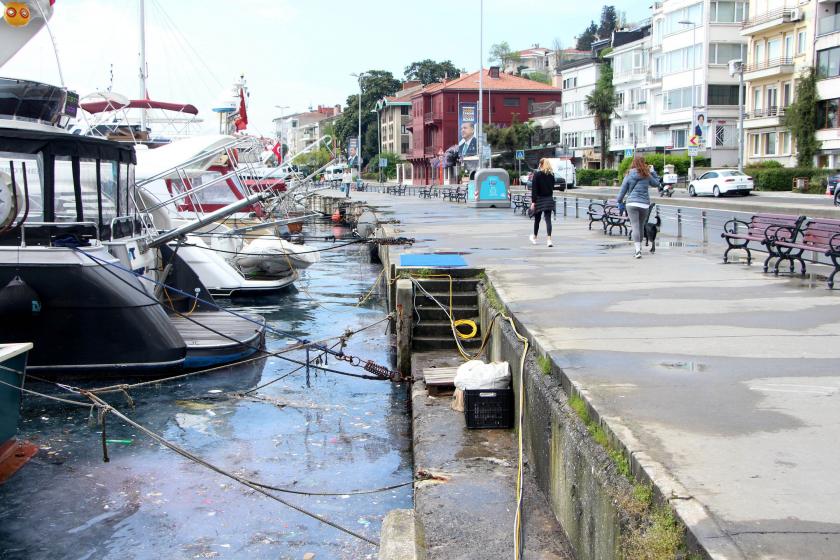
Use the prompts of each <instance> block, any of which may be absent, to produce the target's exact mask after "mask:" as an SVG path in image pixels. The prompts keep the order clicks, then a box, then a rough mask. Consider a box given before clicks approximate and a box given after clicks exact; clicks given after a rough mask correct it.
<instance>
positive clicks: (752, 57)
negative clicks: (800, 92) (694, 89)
mask: <svg viewBox="0 0 840 560" xmlns="http://www.w3.org/2000/svg"><path fill="white" fill-rule="evenodd" d="M791 4H793V5H791ZM813 4H814V2H813V1H809V0H804V1H799V0H753V1H752V2H750V4H749V13H748V17H747V19H746V20H745V21H744V23H743V26H742V29H741V34H742V35H743V36H744V37H747V38H748V39H749V46H748V49H747V56H746V58H745V59H744V61H745V62H746V66H745V68H744V80H746V81H747V82H748V83H749V86H748V88H747V96H746V99H745V105H746V116H745V120H744V131H745V134H746V141H745V148H744V151H745V155H744V159H745V161H746V163H747V164H750V163H760V162H762V161H766V160H770V159H772V160H776V161H779V162H781V163H782V164H784V165H786V166H793V165H795V164H796V147H795V146H794V142H793V138H792V136H791V133H790V130H788V129H787V128H786V127H784V126H783V125H782V123H783V120H784V114H785V109H786V108H787V107H788V106H789V105H790V104H791V103H792V102H793V100H794V98H795V96H796V85H797V80H798V77H799V75H800V74H801V72H802V71H803V70H805V69H807V68H808V67H810V66H813V63H814V59H813V49H812V48H811V47H812V44H813V37H814V34H813V29H814V25H813V22H814V14H813V12H814V10H813V8H812V5H813ZM832 13H833V11H832ZM733 54H734V53H733Z"/></svg>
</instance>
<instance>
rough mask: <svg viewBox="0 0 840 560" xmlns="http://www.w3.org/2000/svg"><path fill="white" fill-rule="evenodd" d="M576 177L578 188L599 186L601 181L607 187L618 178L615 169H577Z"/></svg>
mask: <svg viewBox="0 0 840 560" xmlns="http://www.w3.org/2000/svg"><path fill="white" fill-rule="evenodd" d="M576 176H577V185H578V186H580V187H589V186H592V185H599V184H601V181H602V180H603V181H604V182H605V183H606V184H607V185H612V183H613V181H614V180H615V178H616V177H617V176H618V171H617V170H615V169H578V170H577V172H576Z"/></svg>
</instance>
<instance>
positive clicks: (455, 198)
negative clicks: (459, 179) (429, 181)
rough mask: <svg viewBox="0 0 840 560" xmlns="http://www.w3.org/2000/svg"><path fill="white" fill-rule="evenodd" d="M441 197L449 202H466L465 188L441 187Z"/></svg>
mask: <svg viewBox="0 0 840 560" xmlns="http://www.w3.org/2000/svg"><path fill="white" fill-rule="evenodd" d="M443 197H444V198H446V199H448V200H449V201H450V202H461V201H463V202H466V201H467V189H462V188H461V187H456V188H454V189H443Z"/></svg>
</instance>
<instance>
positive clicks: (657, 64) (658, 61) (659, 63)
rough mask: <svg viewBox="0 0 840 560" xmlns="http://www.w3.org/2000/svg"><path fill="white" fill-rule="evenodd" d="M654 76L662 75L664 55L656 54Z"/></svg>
mask: <svg viewBox="0 0 840 560" xmlns="http://www.w3.org/2000/svg"><path fill="white" fill-rule="evenodd" d="M653 77H654V78H661V77H662V55H656V56H655V57H653Z"/></svg>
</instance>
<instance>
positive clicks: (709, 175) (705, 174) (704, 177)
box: [700, 171, 718, 181]
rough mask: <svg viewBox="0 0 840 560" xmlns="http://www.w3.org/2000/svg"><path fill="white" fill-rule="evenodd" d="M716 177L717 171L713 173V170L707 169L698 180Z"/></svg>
mask: <svg viewBox="0 0 840 560" xmlns="http://www.w3.org/2000/svg"><path fill="white" fill-rule="evenodd" d="M717 177H718V174H717V173H715V172H714V171H709V172H707V173H703V175H701V176H700V180H701V181H702V180H704V179H717Z"/></svg>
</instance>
